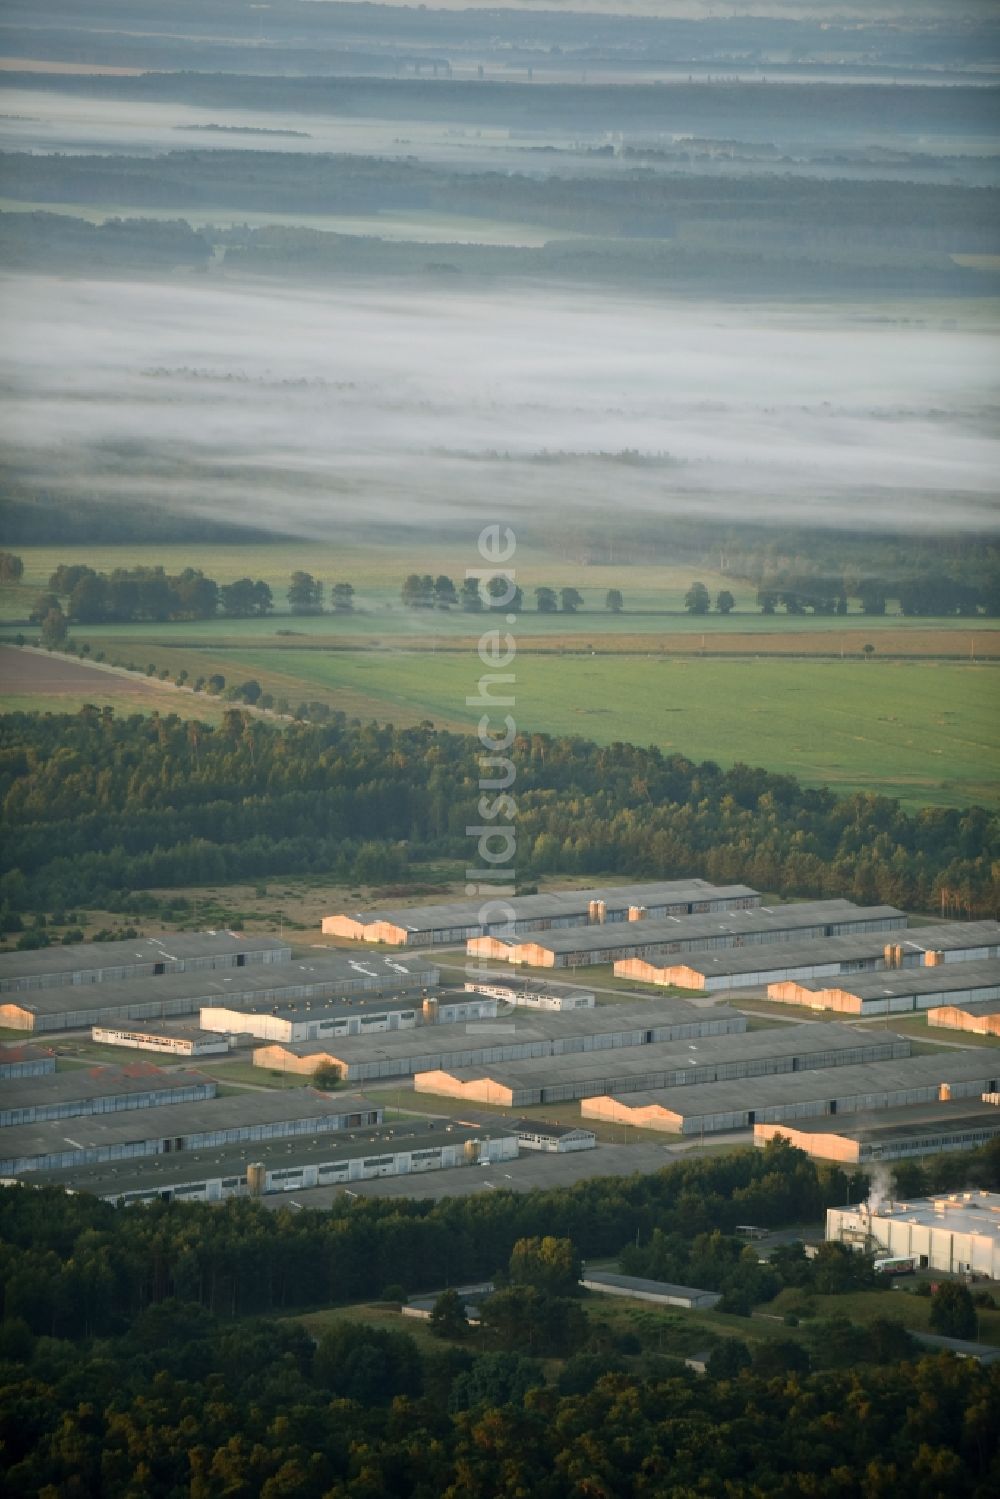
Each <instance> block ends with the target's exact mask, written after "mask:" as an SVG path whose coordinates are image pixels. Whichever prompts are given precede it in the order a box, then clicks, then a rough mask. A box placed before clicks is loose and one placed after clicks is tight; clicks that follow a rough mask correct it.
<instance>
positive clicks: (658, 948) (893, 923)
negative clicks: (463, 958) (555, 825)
mask: <svg viewBox="0 0 1000 1499" xmlns="http://www.w3.org/2000/svg"><path fill="white" fill-rule="evenodd" d="M905 927H906V916H905V914H904V913H903V912H902V911H897V910H896V908H895V906H857V905H855V904H854V903H853V902H852V901H849V900H820V901H798V902H794V903H792V904H788V905H777V906H757V907H755V908H754V909H752V910H736V909H734V910H727V911H721V912H715V913H714V914H712V915H707V916H669V917H664V918H663V919H662V920H658V921H653V920H646V921H642V922H628V923H625V922H621V923H617V924H615V925H612V926H592V927H580V928H574V929H571V930H568V931H562V932H554V933H551V934H550V935H547V936H541V937H535V938H533V939H531V940H522V939H520V938H518V937H509V936H485V937H473V938H470V939H469V941H468V943H467V944H466V951H467V953H468V954H469V955H470V956H471V957H479V958H482V959H489V958H492V959H499V960H500V961H502V962H506V963H525V964H529V965H530V966H532V967H536V968H578V967H585V966H588V965H591V964H597V963H613V964H614V965H615V972H616V974H620V976H621V977H623V978H628V979H645V978H646V974H645V972H644V971H643V969H642V967H641V965H642V963H644V962H645V961H646V960H649V959H652V958H658V957H666V956H670V955H673V954H678V953H689V952H697V953H706V952H712V951H718V950H725V949H729V948H738V947H747V946H757V945H761V944H765V943H768V944H769V943H789V942H794V941H806V940H809V939H812V938H827V937H840V936H855V935H864V936H869V935H871V934H872V933H874V932H880V933H881V932H884V933H890V932H897V931H902V930H904V929H905Z"/></svg>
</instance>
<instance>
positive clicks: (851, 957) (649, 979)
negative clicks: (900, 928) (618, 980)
mask: <svg viewBox="0 0 1000 1499" xmlns="http://www.w3.org/2000/svg"><path fill="white" fill-rule="evenodd" d="M998 955H1000V924H998V923H997V922H995V921H975V922H972V921H970V922H965V923H959V922H952V923H951V924H948V925H941V926H931V927H917V928H911V929H908V930H907V931H906V933H905V935H904V934H903V933H901V932H900V933H896V934H894V936H893V939H892V941H891V942H888V943H887V942H886V941H885V939H884V937H883V936H882V935H880V934H878V933H876V934H875V935H873V936H864V935H859V934H857V933H855V934H853V935H851V936H847V937H818V938H815V939H814V940H812V941H809V942H803V941H796V942H792V943H789V944H787V945H786V944H785V943H779V944H778V945H777V946H776V947H775V946H771V945H768V947H767V949H766V950H765V951H762V950H761V949H760V947H754V948H753V949H752V950H751V951H750V952H746V951H744V950H743V949H741V948H738V947H736V948H729V949H728V950H727V951H725V952H703V953H697V954H693V955H691V956H689V957H686V958H685V959H684V961H683V962H681V963H642V964H640V963H638V962H637V961H632V962H631V964H630V967H629V977H630V978H633V979H640V978H641V979H642V980H643V982H644V983H647V984H662V985H664V986H665V987H676V988H679V989H704V990H705V991H706V992H707V993H710V994H728V993H730V992H731V991H732V990H734V989H757V988H763V987H765V986H766V985H767V984H776V983H781V982H782V981H783V980H784V979H798V980H800V981H801V982H805V981H807V980H808V979H815V978H842V977H844V976H845V975H847V974H856V973H875V972H880V971H882V970H884V969H910V968H919V967H922V966H925V965H926V966H928V967H930V966H933V965H936V964H938V963H954V962H961V961H966V962H975V961H978V960H980V959H983V958H995V957H997V956H998Z"/></svg>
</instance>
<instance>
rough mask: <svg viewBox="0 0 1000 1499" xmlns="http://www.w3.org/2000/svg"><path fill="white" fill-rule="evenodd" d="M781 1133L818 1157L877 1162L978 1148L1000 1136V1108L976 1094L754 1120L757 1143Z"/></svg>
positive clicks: (857, 1163) (860, 1163) (861, 1163)
mask: <svg viewBox="0 0 1000 1499" xmlns="http://www.w3.org/2000/svg"><path fill="white" fill-rule="evenodd" d="M776 1135H783V1136H784V1137H785V1139H787V1140H788V1141H789V1143H790V1144H791V1145H794V1146H795V1147H796V1149H798V1150H804V1151H805V1153H806V1155H811V1156H815V1157H816V1158H817V1159H818V1160H823V1161H843V1162H845V1163H846V1164H848V1165H852V1166H867V1165H870V1164H871V1163H872V1162H874V1161H902V1160H906V1159H907V1157H912V1156H925V1155H942V1154H944V1153H945V1152H948V1151H954V1150H976V1149H978V1147H979V1146H980V1145H987V1144H989V1142H990V1141H991V1140H995V1139H997V1137H998V1136H1000V1108H997V1106H996V1104H990V1103H979V1102H977V1101H976V1100H975V1099H974V1098H960V1099H957V1100H953V1101H951V1102H950V1103H928V1104H915V1105H914V1106H913V1107H912V1108H908V1109H890V1110H889V1111H887V1112H886V1113H885V1114H876V1115H874V1116H870V1115H868V1114H861V1115H856V1116H855V1117H854V1118H848V1119H836V1120H835V1119H814V1120H812V1121H811V1122H809V1123H804V1122H801V1123H799V1124H795V1125H792V1124H755V1125H754V1132H753V1142H754V1144H755V1145H766V1144H767V1142H768V1141H769V1140H773V1139H774V1137H775V1136H776Z"/></svg>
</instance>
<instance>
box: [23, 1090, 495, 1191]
mask: <svg viewBox="0 0 1000 1499" xmlns="http://www.w3.org/2000/svg"><path fill="white" fill-rule="evenodd" d="M345 1096H346V1095H345ZM365 1102H366V1103H367V1102H368V1101H367V1100H366V1101H365ZM370 1106H371V1105H370V1104H369V1107H370ZM513 1134H514V1130H513V1127H512V1126H511V1125H509V1124H507V1123H506V1122H500V1121H498V1122H496V1123H495V1124H493V1125H487V1124H481V1125H476V1126H474V1127H469V1126H464V1125H460V1124H446V1123H444V1122H442V1123H440V1124H428V1123H424V1122H421V1123H414V1124H391V1125H387V1124H380V1125H376V1126H373V1127H370V1128H367V1129H349V1130H334V1131H332V1132H331V1133H329V1134H324V1135H320V1136H317V1137H311V1136H309V1135H300V1136H298V1137H295V1138H292V1139H283V1140H255V1141H252V1142H248V1143H247V1144H246V1145H222V1146H211V1145H208V1146H202V1147H200V1148H199V1149H198V1150H192V1151H190V1152H188V1151H182V1152H181V1153H180V1154H179V1155H160V1156H145V1157H140V1158H138V1159H134V1160H124V1161H115V1162H110V1161H108V1162H100V1163H98V1164H97V1165H93V1166H79V1167H64V1168H62V1169H60V1170H58V1171H38V1172H32V1174H31V1177H30V1181H31V1182H32V1184H34V1183H36V1182H39V1183H44V1184H45V1185H49V1184H51V1185H54V1186H66V1187H71V1188H73V1189H74V1190H77V1191H81V1192H92V1193H94V1194H96V1195H97V1196H108V1195H110V1194H111V1193H115V1192H119V1193H125V1192H136V1191H143V1190H145V1189H147V1188H148V1189H153V1188H155V1189H158V1190H165V1189H167V1188H170V1187H172V1186H174V1185H178V1186H179V1185H183V1184H184V1183H185V1182H203V1181H206V1180H208V1181H213V1180H217V1179H218V1178H220V1177H227V1176H245V1175H246V1168H247V1165H248V1163H249V1162H251V1161H260V1162H261V1163H262V1164H263V1165H264V1166H266V1167H268V1168H269V1169H272V1168H274V1167H287V1168H292V1169H293V1168H295V1167H296V1166H303V1165H309V1164H311V1163H313V1162H317V1161H346V1160H357V1159H359V1158H362V1159H363V1158H365V1157H367V1156H373V1155H382V1154H389V1153H392V1152H397V1151H413V1150H433V1149H435V1148H436V1147H439V1146H443V1145H463V1144H464V1143H465V1142H466V1141H467V1140H488V1139H507V1138H510V1137H512V1136H513Z"/></svg>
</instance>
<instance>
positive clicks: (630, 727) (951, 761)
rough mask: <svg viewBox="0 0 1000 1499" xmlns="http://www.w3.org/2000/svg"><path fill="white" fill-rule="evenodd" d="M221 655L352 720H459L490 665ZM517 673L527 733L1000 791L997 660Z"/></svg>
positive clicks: (950, 793)
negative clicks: (999, 781) (999, 777)
mask: <svg viewBox="0 0 1000 1499" xmlns="http://www.w3.org/2000/svg"><path fill="white" fill-rule="evenodd" d="M215 659H216V658H215V657H214V655H210V656H209V657H208V660H207V661H206V660H203V661H202V663H201V666H200V670H201V671H202V672H204V671H205V670H206V666H207V665H208V664H209V661H214V660H215ZM219 664H220V665H221V664H222V661H221V659H220V662H219ZM225 664H226V665H227V666H228V671H225V672H224V674H225V675H226V676H227V680H242V679H244V678H246V677H256V678H257V679H258V680H260V681H261V682H262V683H263V684H265V685H266V687H267V690H269V691H274V692H275V693H276V694H277V693H279V692H280V693H281V694H282V695H287V694H288V690H289V687H290V686H291V684H293V683H294V684H295V688H296V689H297V692H298V694H299V695H301V696H305V697H316V698H321V699H324V700H326V701H328V702H329V703H330V704H331V705H332V706H334V707H336V708H339V709H340V710H341V711H343V712H345V713H347V714H348V715H349V716H350V717H358V718H362V719H366V718H377V719H380V720H383V721H388V722H393V723H400V724H403V723H417V722H420V721H421V720H423V719H426V718H430V719H431V720H432V721H433V722H435V723H436V724H438V725H440V726H443V727H451V728H455V729H464V730H469V729H472V728H473V727H474V726H475V723H476V722H478V715H479V711H480V710H479V709H477V708H472V707H467V706H466V704H465V699H466V696H467V695H469V694H471V693H473V692H474V691H475V687H476V683H477V681H478V677H479V668H478V662H477V660H476V658H474V657H473V658H472V659H467V658H465V657H452V656H442V655H431V656H428V655H426V654H415V653H407V652H402V651H393V652H389V651H386V652H383V653H377V654H376V653H371V652H350V653H348V652H343V653H342V652H309V651H289V652H287V653H285V652H283V653H282V655H281V661H280V673H276V672H275V666H276V665H277V663H276V662H275V658H274V655H273V654H272V653H269V652H264V651H258V650H242V649H241V650H239V651H234V652H232V653H231V654H230V655H229V656H228V657H227V658H226V663H225ZM516 676H517V681H516V685H515V688H514V691H515V694H516V708H517V718H518V723H519V724H520V725H521V726H523V728H525V729H527V730H541V731H546V732H549V733H553V734H569V735H572V734H579V735H582V736H584V737H586V738H588V739H596V740H597V741H598V742H604V743H608V742H610V741H612V740H618V739H623V740H627V741H630V742H632V743H637V744H656V745H658V746H659V747H660V748H661V749H663V750H666V751H674V752H678V753H681V754H684V755H686V756H689V757H691V758H692V759H695V760H702V759H709V760H716V761H718V762H719V763H720V764H723V765H725V764H733V763H734V762H736V761H742V762H744V763H747V764H751V765H766V766H767V767H768V769H770V770H773V771H779V772H784V773H787V774H791V775H795V776H798V777H799V778H800V779H802V780H803V781H805V782H806V783H808V784H813V785H816V784H825V785H829V786H831V787H832V788H834V789H835V790H838V791H843V792H850V791H875V792H880V793H884V794H888V795H893V796H899V797H901V798H902V799H903V800H904V801H907V802H909V803H911V804H915V805H916V804H925V803H928V802H930V803H937V804H942V805H952V806H955V805H957V806H963V805H967V804H969V803H970V802H974V801H983V800H993V799H995V794H996V783H995V745H996V742H997V740H998V738H1000V692H998V690H997V688H998V686H1000V677H998V675H997V669H996V668H995V667H992V666H989V665H981V664H977V665H957V664H953V665H947V666H945V665H942V664H939V663H931V662H919V663H917V662H906V663H903V662H884V661H883V662H878V661H874V662H840V661H836V662H832V661H811V662H806V661H774V660H769V659H767V658H755V659H753V660H749V661H745V662H736V661H719V660H682V659H676V658H656V657H647V658H642V659H637V658H634V657H632V658H622V659H612V660H608V659H601V658H600V657H595V658H592V659H586V658H580V657H566V658H563V659H552V658H546V657H522V658H520V659H519V660H518V662H517V671H516Z"/></svg>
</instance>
